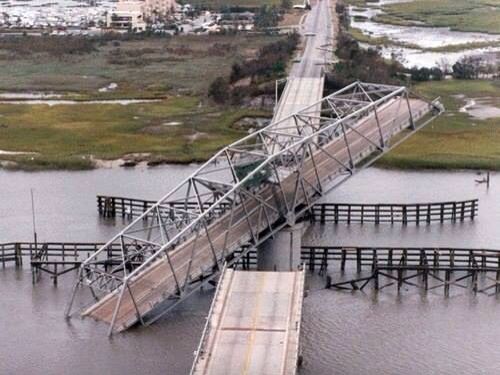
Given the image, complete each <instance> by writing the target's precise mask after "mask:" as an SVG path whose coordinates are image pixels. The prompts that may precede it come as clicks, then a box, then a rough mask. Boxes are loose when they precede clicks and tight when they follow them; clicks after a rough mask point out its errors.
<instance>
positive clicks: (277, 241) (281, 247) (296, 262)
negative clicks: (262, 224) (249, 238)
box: [257, 223, 305, 272]
mask: <svg viewBox="0 0 500 375" xmlns="http://www.w3.org/2000/svg"><path fill="white" fill-rule="evenodd" d="M304 230H305V226H304V223H297V224H294V225H293V226H288V227H286V228H284V229H282V230H280V231H279V232H278V233H276V234H275V236H274V238H270V239H269V240H267V241H265V242H264V243H263V244H262V245H261V246H259V247H258V249H257V268H258V270H259V271H280V272H289V271H296V270H297V269H298V268H299V266H300V265H301V258H300V257H301V255H300V253H301V246H302V234H303V232H304Z"/></svg>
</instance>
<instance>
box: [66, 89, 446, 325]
mask: <svg viewBox="0 0 500 375" xmlns="http://www.w3.org/2000/svg"><path fill="white" fill-rule="evenodd" d="M442 110H443V108H442V107H441V105H440V104H439V102H438V101H434V102H429V101H427V100H425V99H422V98H417V97H415V96H414V95H413V94H411V93H410V92H409V91H408V90H407V89H406V88H405V87H397V86H388V85H381V84H370V83H361V82H355V83H353V84H351V85H349V86H347V87H345V88H344V89H342V90H340V91H337V92H335V93H333V94H331V95H328V96H326V97H325V98H323V99H322V100H321V101H319V102H317V103H314V104H312V105H311V106H308V107H306V108H304V109H302V110H300V111H298V112H296V113H294V114H292V115H290V116H288V117H286V118H284V119H282V120H281V121H278V122H274V123H271V124H270V125H269V126H267V127H265V128H263V129H261V130H259V131H257V132H255V133H253V134H251V135H249V136H247V137H245V138H242V139H240V140H238V141H236V142H234V143H233V144H231V145H229V146H227V147H225V148H223V149H222V150H220V151H219V152H217V153H216V154H215V155H214V156H213V157H212V158H211V159H210V160H209V161H207V162H206V163H205V164H203V165H202V166H201V167H200V168H199V169H198V170H197V171H196V172H194V173H193V174H192V175H191V176H189V177H188V178H186V179H185V180H184V181H183V182H181V183H180V184H179V185H178V186H177V187H176V188H175V189H173V190H172V191H171V192H169V193H168V194H167V195H165V196H164V197H163V198H162V199H160V200H159V201H158V202H157V203H156V204H155V205H153V206H152V207H151V208H150V209H149V210H148V211H146V212H144V214H143V215H142V216H140V217H138V218H137V219H136V220H135V221H133V222H132V223H131V224H130V225H129V226H128V227H126V228H125V229H124V230H122V231H121V232H120V233H118V234H117V235H116V236H115V237H113V238H112V239H111V240H110V241H109V242H108V243H107V244H105V245H104V246H103V247H102V248H101V249H100V250H99V251H97V252H96V253H94V254H93V255H92V256H91V257H89V258H88V259H87V260H86V261H85V262H84V263H83V264H82V265H81V267H80V269H79V274H78V279H77V281H76V284H75V287H74V290H73V294H72V297H71V300H70V302H69V304H68V307H67V310H66V316H70V314H71V310H72V306H73V304H74V299H75V296H76V293H77V290H78V288H79V287H85V288H86V289H88V290H90V293H91V295H92V297H93V300H92V302H91V305H89V306H88V307H86V308H84V309H83V315H88V316H92V317H94V318H96V319H99V320H103V321H106V322H108V323H109V324H110V331H109V332H110V333H111V332H113V331H121V330H123V329H126V328H128V327H129V326H131V325H132V324H134V323H136V322H141V323H143V324H145V323H147V322H148V321H151V320H153V319H154V318H153V316H154V313H155V308H158V307H159V306H163V304H164V302H165V301H169V302H171V303H170V305H175V303H176V302H178V301H180V300H182V299H183V298H184V297H185V296H187V295H189V294H190V293H191V291H192V290H193V285H195V283H196V282H197V281H202V280H206V279H207V278H210V277H213V275H215V274H216V273H217V271H218V270H220V269H222V265H223V264H224V262H226V261H228V260H229V261H230V260H231V256H232V253H233V252H234V250H236V249H238V248H241V247H242V246H249V247H256V246H257V245H259V244H261V243H262V242H263V241H264V240H266V239H267V238H269V237H270V236H272V235H273V234H274V233H276V232H277V231H278V230H280V229H281V228H283V227H284V226H285V225H287V224H292V223H294V222H295V220H296V219H297V218H298V217H300V216H301V215H302V214H303V213H305V212H306V211H307V210H308V209H309V208H310V207H311V205H312V204H313V203H314V202H315V201H317V200H318V199H319V198H321V197H322V196H323V195H324V194H325V193H326V192H328V191H329V190H331V189H332V188H334V187H335V186H337V185H338V184H339V183H341V182H343V181H344V180H345V179H347V178H349V177H350V176H351V175H352V174H353V173H355V172H356V171H357V170H359V169H360V168H362V167H363V166H366V165H368V164H369V163H370V162H371V161H372V160H374V159H375V158H376V157H379V156H380V155H382V154H383V153H384V152H385V151H386V150H387V149H388V148H389V147H391V146H393V145H394V142H393V143H391V138H393V136H394V135H396V134H398V133H401V132H402V131H405V132H403V137H402V138H400V139H399V141H402V140H403V139H404V138H405V137H406V136H409V135H410V134H412V132H414V131H416V130H417V129H418V128H420V127H422V126H424V125H425V124H426V123H427V122H428V121H430V120H431V119H432V118H433V117H434V116H435V115H438V114H440V113H441V112H442ZM370 158H371V159H370ZM170 202H176V203H177V204H176V205H175V206H172V205H170ZM117 245H118V246H119V247H120V249H121V251H120V254H119V256H115V257H114V258H113V259H110V258H109V254H108V252H109V249H111V248H116V246H117ZM114 254H116V253H114ZM162 311H164V308H163V307H162Z"/></svg>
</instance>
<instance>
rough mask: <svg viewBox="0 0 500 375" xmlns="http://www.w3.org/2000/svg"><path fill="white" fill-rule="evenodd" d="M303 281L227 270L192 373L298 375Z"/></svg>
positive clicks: (297, 276) (294, 275)
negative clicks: (296, 374)
mask: <svg viewBox="0 0 500 375" xmlns="http://www.w3.org/2000/svg"><path fill="white" fill-rule="evenodd" d="M304 278H305V277H304V272H303V271H297V272H253V271H234V270H232V269H227V270H226V271H225V272H224V275H223V276H222V278H221V282H220V286H219V289H218V291H217V294H216V296H215V298H214V302H213V306H212V310H211V314H210V316H209V317H208V319H209V321H208V322H207V330H206V331H205V332H204V337H202V344H201V346H200V348H199V353H198V355H197V357H196V360H195V362H194V365H193V369H192V372H191V374H193V375H202V374H203V375H209V374H226V375H233V374H234V375H243V374H276V375H277V374H283V375H285V374H286V375H289V374H295V372H296V368H297V360H298V344H299V334H300V320H301V315H302V300H303V296H304Z"/></svg>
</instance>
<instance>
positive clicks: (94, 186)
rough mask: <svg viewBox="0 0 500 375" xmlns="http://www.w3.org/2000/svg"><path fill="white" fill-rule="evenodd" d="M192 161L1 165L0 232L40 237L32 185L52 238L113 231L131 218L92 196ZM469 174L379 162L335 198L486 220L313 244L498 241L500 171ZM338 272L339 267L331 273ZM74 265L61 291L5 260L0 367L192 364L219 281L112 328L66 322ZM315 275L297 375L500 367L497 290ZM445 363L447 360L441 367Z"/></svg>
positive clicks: (168, 178)
mask: <svg viewBox="0 0 500 375" xmlns="http://www.w3.org/2000/svg"><path fill="white" fill-rule="evenodd" d="M194 168H195V166H188V167H182V166H173V167H172V166H165V167H161V168H157V169H132V170H124V169H110V170H104V169H101V170H95V171H88V172H43V173H26V172H6V171H1V172H0V197H1V199H0V241H2V242H3V241H7V240H10V241H13V240H21V239H28V240H29V239H30V236H31V209H30V207H31V206H30V201H29V189H30V187H33V188H34V189H35V199H36V206H37V210H36V211H37V227H38V232H39V234H40V237H41V239H42V240H66V241H70V240H76V241H91V240H106V239H108V238H109V236H111V235H112V234H114V233H115V232H116V231H117V230H118V229H119V228H120V227H121V226H122V225H123V224H124V223H123V222H122V221H121V219H119V220H117V222H116V223H113V221H103V220H101V219H99V218H98V216H97V212H96V202H95V194H97V193H102V194H115V195H126V196H133V197H134V196H135V197H144V198H151V199H155V198H158V197H160V196H162V195H163V194H164V193H165V192H166V191H168V189H170V188H171V187H173V185H174V184H175V183H176V182H177V181H179V180H180V179H181V178H183V177H185V176H186V175H188V174H189V173H190V172H192V171H193V170H194ZM477 178H480V177H478V176H477V175H476V174H475V173H472V172H457V173H441V172H434V173H430V172H397V171H386V170H379V169H369V170H366V171H364V172H361V173H360V174H358V175H356V176H355V177H354V178H352V179H351V180H349V182H347V183H345V184H344V185H342V186H341V187H340V188H339V189H338V190H335V191H334V192H332V193H331V194H330V195H329V196H328V197H327V198H325V201H332V202H333V201H335V202H371V203H376V202H401V203H404V202H419V201H420V202H427V201H440V200H461V199H470V198H475V197H478V198H479V199H480V211H479V216H478V217H477V219H476V220H475V221H474V222H466V223H457V224H443V225H440V224H434V225H430V226H428V225H421V226H419V227H417V226H414V225H409V226H407V227H404V228H403V227H402V226H401V225H400V224H395V225H393V226H391V225H379V226H377V227H376V226H374V225H373V224H364V225H351V226H347V225H345V224H342V225H337V226H335V225H333V224H327V225H323V226H320V225H318V226H315V227H312V228H310V229H308V231H307V233H306V235H305V236H304V240H303V243H304V244H314V243H316V244H349V245H380V246H384V245H395V246H396V245H406V246H439V245H440V246H447V245H449V246H460V247H467V246H471V247H480V246H483V247H491V248H495V247H496V248H498V247H499V246H498V243H500V231H498V223H499V222H500V178H499V175H498V174H495V175H493V176H492V183H491V186H490V188H489V189H486V186H485V185H477V184H476V183H475V182H474V180H475V179H477ZM331 272H336V270H333V269H332V270H331ZM73 277H74V274H69V275H67V276H65V277H62V278H61V279H60V281H59V285H58V286H57V287H54V286H53V285H52V283H51V280H50V279H49V278H48V277H47V275H43V276H42V280H41V282H40V283H39V284H37V285H36V286H32V284H31V273H30V271H29V269H27V268H26V269H23V270H15V268H14V267H8V268H7V269H5V270H0V295H1V296H2V302H3V303H2V304H1V305H0V316H2V318H1V319H0V340H1V342H2V344H3V348H7V349H5V350H2V351H0V373H2V374H4V373H5V374H18V373H22V374H62V373H68V372H69V370H68V369H71V373H74V374H82V375H83V374H91V373H105V374H117V375H118V374H136V373H143V374H169V375H170V374H174V375H177V374H186V373H187V372H188V371H189V368H190V366H191V362H192V359H193V351H194V350H195V349H196V346H197V343H198V340H199V337H200V335H201V331H202V328H203V325H204V323H205V316H206V313H207V311H208V308H209V305H210V302H211V297H212V293H213V290H211V289H207V290H205V291H200V292H198V293H196V294H195V295H194V296H193V298H191V299H190V300H189V301H187V302H186V303H184V304H183V305H181V307H180V308H179V309H177V310H175V311H174V312H173V313H171V314H169V315H167V316H165V317H164V318H163V319H162V320H161V321H159V322H158V323H157V324H155V325H153V326H151V327H148V328H143V327H139V328H137V329H132V330H130V331H129V332H126V333H124V334H120V335H117V336H115V337H114V338H113V339H112V340H108V339H107V338H106V332H107V327H106V326H105V325H104V324H101V323H98V322H94V321H92V320H90V319H85V320H81V319H79V318H73V319H72V320H71V321H70V322H69V323H67V322H65V320H64V319H63V310H64V306H65V304H66V302H67V298H68V296H69V292H70V287H71V284H72V280H73ZM323 283H324V280H323V279H322V278H318V277H317V276H310V277H309V282H308V284H309V286H310V293H309V296H308V297H307V298H306V300H305V305H304V319H303V335H302V344H303V354H304V367H303V368H302V370H301V374H307V375H309V374H311V375H312V374H315V375H317V374H320V375H321V374H353V375H354V374H356V375H357V374H415V375H417V374H423V373H436V372H438V373H440V374H462V373H474V374H477V373H481V374H496V373H498V371H497V369H498V368H500V357H499V356H498V354H497V350H496V348H497V347H498V345H499V344H500V326H499V325H498V324H496V320H497V317H498V316H499V314H500V306H498V301H497V299H495V298H488V297H484V296H478V297H473V296H471V294H470V293H469V292H468V291H461V290H459V291H458V292H457V291H454V293H453V294H452V297H451V298H448V299H445V298H444V297H443V296H442V291H440V292H439V291H436V292H435V293H434V292H433V293H429V294H427V295H421V294H420V293H419V292H417V291H415V290H411V289H408V290H404V291H403V293H401V294H400V295H399V296H398V295H397V292H396V291H395V289H391V288H387V289H385V290H384V291H383V292H380V293H378V294H373V292H372V291H371V290H370V289H367V290H366V291H365V292H364V293H361V292H358V293H353V294H351V293H340V292H334V291H328V290H324V289H323ZM437 369H439V370H437Z"/></svg>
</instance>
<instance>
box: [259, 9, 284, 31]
mask: <svg viewBox="0 0 500 375" xmlns="http://www.w3.org/2000/svg"><path fill="white" fill-rule="evenodd" d="M279 20H280V15H279V11H278V9H277V8H276V7H275V6H274V5H273V6H268V5H263V6H261V7H260V8H259V11H258V12H257V14H256V15H255V27H257V28H259V29H265V28H267V27H274V26H276V25H277V24H278V21H279Z"/></svg>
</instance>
